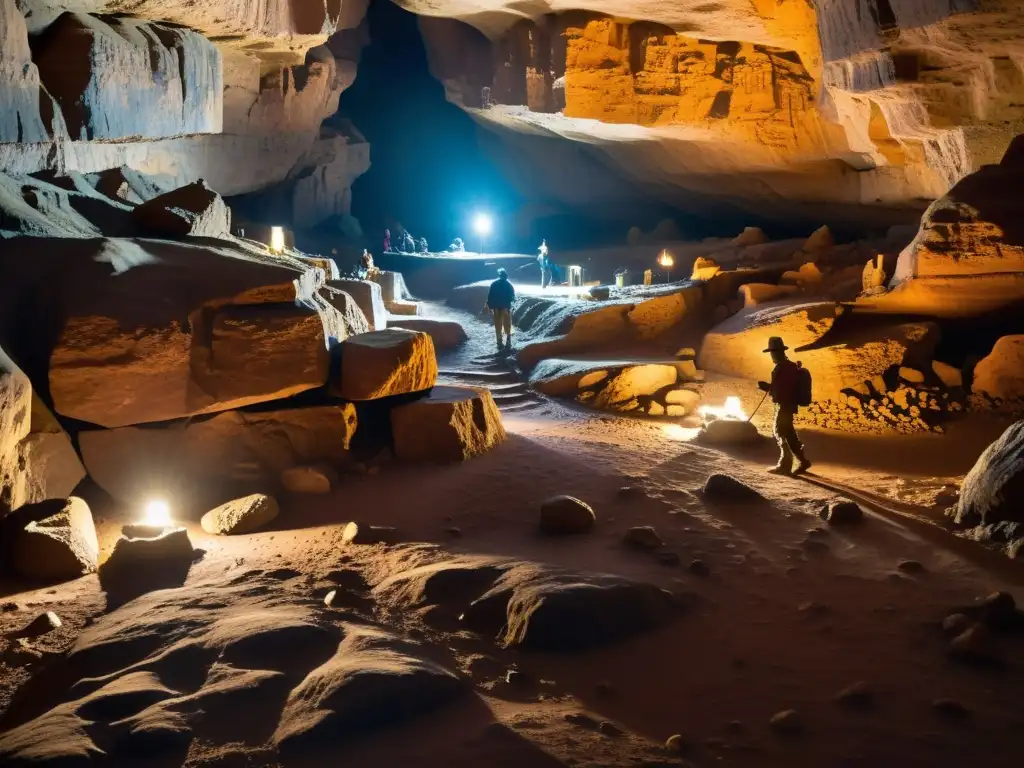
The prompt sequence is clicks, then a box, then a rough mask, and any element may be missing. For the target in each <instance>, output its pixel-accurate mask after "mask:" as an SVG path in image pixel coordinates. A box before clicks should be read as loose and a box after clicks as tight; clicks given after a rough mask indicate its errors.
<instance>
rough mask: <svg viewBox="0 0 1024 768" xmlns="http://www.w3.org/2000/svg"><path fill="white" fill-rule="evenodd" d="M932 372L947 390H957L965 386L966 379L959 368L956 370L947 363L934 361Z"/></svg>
mask: <svg viewBox="0 0 1024 768" xmlns="http://www.w3.org/2000/svg"><path fill="white" fill-rule="evenodd" d="M932 372H933V373H934V374H935V375H936V376H937V377H938V379H939V381H941V382H942V384H943V386H944V387H946V388H947V389H956V388H957V387H962V386H963V383H964V377H963V373H962V372H961V371H960V369H959V368H954V367H953V366H952V365H949V364H947V363H943V362H940V361H938V360H933V361H932Z"/></svg>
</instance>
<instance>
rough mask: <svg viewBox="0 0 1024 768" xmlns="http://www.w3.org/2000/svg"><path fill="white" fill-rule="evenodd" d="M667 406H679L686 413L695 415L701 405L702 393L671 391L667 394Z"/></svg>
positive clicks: (684, 390)
mask: <svg viewBox="0 0 1024 768" xmlns="http://www.w3.org/2000/svg"><path fill="white" fill-rule="evenodd" d="M665 404H666V405H678V406H681V407H682V408H683V409H684V412H685V413H693V412H694V411H696V410H697V407H698V406H699V405H700V393H699V392H694V391H693V390H692V389H670V390H669V391H668V392H666V393H665ZM680 415H682V414H680Z"/></svg>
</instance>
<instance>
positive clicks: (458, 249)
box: [448, 237, 466, 253]
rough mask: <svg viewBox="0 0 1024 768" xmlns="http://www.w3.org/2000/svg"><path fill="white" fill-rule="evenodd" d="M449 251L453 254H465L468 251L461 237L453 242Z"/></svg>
mask: <svg viewBox="0 0 1024 768" xmlns="http://www.w3.org/2000/svg"><path fill="white" fill-rule="evenodd" d="M448 250H449V251H451V252H452V253H464V252H465V250H466V244H465V243H464V242H462V238H461V237H456V238H455V239H454V240H452V244H451V245H449V246H448Z"/></svg>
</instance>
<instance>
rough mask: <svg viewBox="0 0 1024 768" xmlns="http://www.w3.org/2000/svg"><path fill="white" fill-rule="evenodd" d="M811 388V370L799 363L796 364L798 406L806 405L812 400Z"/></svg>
mask: <svg viewBox="0 0 1024 768" xmlns="http://www.w3.org/2000/svg"><path fill="white" fill-rule="evenodd" d="M812 389H813V382H812V381H811V372H810V371H808V370H807V369H806V368H804V367H803V365H802V364H801V363H797V364H796V404H797V405H799V406H808V405H810V404H811V403H813V402H814V397H813V396H812V395H811V390H812Z"/></svg>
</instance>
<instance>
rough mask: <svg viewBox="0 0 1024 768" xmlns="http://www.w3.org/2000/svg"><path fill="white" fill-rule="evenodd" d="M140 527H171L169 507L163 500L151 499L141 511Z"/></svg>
mask: <svg viewBox="0 0 1024 768" xmlns="http://www.w3.org/2000/svg"><path fill="white" fill-rule="evenodd" d="M139 524H140V525H145V526H152V527H153V528H167V527H169V526H170V525H171V507H170V505H169V504H168V503H167V502H166V501H164V500H163V499H151V500H150V501H148V502H146V506H145V507H144V508H143V511H142V520H140V521H139Z"/></svg>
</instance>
